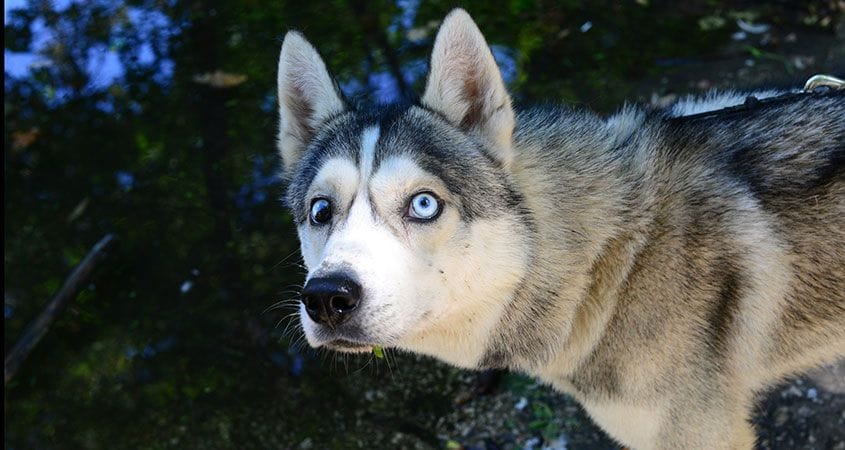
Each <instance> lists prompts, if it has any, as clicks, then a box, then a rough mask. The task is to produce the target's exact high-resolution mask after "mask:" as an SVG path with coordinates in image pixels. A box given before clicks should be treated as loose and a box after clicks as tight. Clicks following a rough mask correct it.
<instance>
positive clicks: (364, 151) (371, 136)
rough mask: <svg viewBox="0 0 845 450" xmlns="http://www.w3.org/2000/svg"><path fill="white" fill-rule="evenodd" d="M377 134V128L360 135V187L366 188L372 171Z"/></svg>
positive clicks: (378, 132)
mask: <svg viewBox="0 0 845 450" xmlns="http://www.w3.org/2000/svg"><path fill="white" fill-rule="evenodd" d="M379 134H380V130H379V127H378V126H374V127H369V128H366V129H364V132H363V133H361V155H360V158H359V159H358V161H360V162H359V164H360V167H359V169H360V173H361V185H362V186H366V184H367V181H368V178H370V173H371V172H372V171H373V160H374V159H375V153H376V142H378V137H379Z"/></svg>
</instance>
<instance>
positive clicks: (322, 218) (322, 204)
mask: <svg viewBox="0 0 845 450" xmlns="http://www.w3.org/2000/svg"><path fill="white" fill-rule="evenodd" d="M310 217H311V223H312V224H314V225H323V224H325V223H326V222H328V221H329V220H330V219H331V218H332V204H331V203H330V202H329V201H328V200H326V199H324V198H315V199H314V200H313V201H312V202H311V215H310Z"/></svg>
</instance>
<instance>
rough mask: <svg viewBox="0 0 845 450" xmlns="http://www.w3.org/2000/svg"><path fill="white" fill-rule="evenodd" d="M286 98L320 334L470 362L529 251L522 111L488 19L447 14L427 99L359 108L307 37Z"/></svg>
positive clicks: (311, 321)
mask: <svg viewBox="0 0 845 450" xmlns="http://www.w3.org/2000/svg"><path fill="white" fill-rule="evenodd" d="M278 95H279V107H280V117H281V126H280V131H279V149H280V152H281V155H282V160H283V163H284V171H285V176H286V178H287V179H288V180H289V188H288V192H287V202H288V205H289V207H290V208H291V211H292V213H293V217H294V219H295V221H296V224H297V227H298V228H297V229H298V232H299V238H300V241H301V245H302V255H303V258H304V261H305V265H306V267H307V269H308V275H307V279H306V283H305V286H304V288H303V291H302V303H301V319H302V325H303V328H304V330H305V335H306V337H307V339H308V342H309V343H310V344H311V345H312V346H315V347H320V346H325V347H328V348H332V349H335V350H340V351H348V352H361V351H369V350H370V349H371V348H372V346H374V345H379V346H387V347H399V348H405V349H409V350H413V351H418V352H423V353H428V354H433V355H435V356H439V357H441V358H443V359H446V360H448V361H450V362H452V363H454V364H458V365H473V364H474V363H475V362H476V361H477V359H478V358H479V357H480V356H481V352H482V351H483V348H484V344H485V338H486V336H487V335H488V334H489V330H490V328H491V327H493V326H494V325H495V324H496V321H497V320H498V319H499V317H500V315H501V312H502V310H503V308H504V306H505V305H506V303H507V300H508V298H509V296H510V295H511V294H512V293H513V292H514V290H515V289H516V287H517V286H518V284H519V283H520V281H521V280H522V279H523V277H524V274H525V271H526V267H527V264H528V259H529V258H530V242H529V241H530V238H529V237H528V236H529V234H530V233H529V232H528V228H529V226H528V223H529V219H528V217H527V213H526V212H525V208H524V206H523V204H522V203H523V201H522V198H521V196H520V194H519V193H518V192H517V191H516V190H515V189H514V188H513V185H512V183H511V181H510V175H509V167H510V165H511V161H512V151H513V150H512V148H511V134H512V132H513V129H514V113H513V109H512V107H511V101H510V97H509V96H508V94H507V91H506V90H505V87H504V84H503V82H502V78H501V75H500V73H499V70H498V67H497V66H496V63H495V61H494V60H493V56H492V54H491V52H490V49H489V48H488V46H487V43H486V42H485V40H484V37H483V36H482V35H481V32H480V31H479V30H478V28H477V27H476V25H475V23H473V21H472V19H471V18H470V17H469V15H468V14H467V13H466V12H464V11H463V10H456V11H454V12H452V13H451V14H450V15H449V16H448V17H447V18H446V19H445V21H444V23H443V25H442V27H441V29H440V31H439V33H438V35H437V38H436V41H435V44H434V50H433V54H432V58H431V71H430V74H429V77H428V82H427V87H426V89H425V93H424V95H423V97H422V101H421V103H420V104H419V105H413V106H408V107H400V108H396V107H393V108H388V109H385V110H381V111H375V112H373V111H366V112H364V111H356V110H354V109H352V108H350V107H348V106H347V105H346V103H345V102H344V100H343V98H342V96H341V94H340V93H339V90H338V89H337V87H336V85H335V84H334V83H333V82H332V80H331V78H330V77H329V74H328V72H327V70H326V66H325V64H324V63H323V61H322V59H321V58H320V56H319V55H318V54H317V52H316V51H315V49H314V47H312V46H311V45H310V44H309V43H308V42H307V41H306V40H305V39H304V38H303V37H302V36H301V35H300V34H298V33H296V32H290V33H288V35H287V36H286V37H285V41H284V44H283V45H282V51H281V56H280V60H279V75H278Z"/></svg>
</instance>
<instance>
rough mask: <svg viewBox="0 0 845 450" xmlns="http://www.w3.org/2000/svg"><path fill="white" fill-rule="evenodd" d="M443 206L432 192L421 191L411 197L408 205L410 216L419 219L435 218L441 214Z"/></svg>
mask: <svg viewBox="0 0 845 450" xmlns="http://www.w3.org/2000/svg"><path fill="white" fill-rule="evenodd" d="M442 209H443V207H442V206H441V204H440V200H438V199H437V197H435V196H434V194H432V193H431V192H420V193H419V194H416V195H414V196H413V197H411V204H410V205H409V206H408V217H410V218H412V219H417V220H433V219H435V218H437V216H439V215H440V211H441V210H442Z"/></svg>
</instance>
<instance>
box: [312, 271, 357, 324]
mask: <svg viewBox="0 0 845 450" xmlns="http://www.w3.org/2000/svg"><path fill="white" fill-rule="evenodd" d="M360 301H361V286H360V285H359V284H358V283H357V282H355V280H353V279H352V278H349V277H347V276H332V277H324V278H312V279H310V280H308V283H306V284H305V288H304V289H302V303H303V304H304V305H305V310H306V311H307V312H308V316H309V317H311V319H312V320H314V322H317V323H319V324H321V325H327V326H329V327H330V328H334V327H335V326H337V325H340V324H341V323H343V322H345V321H346V320H347V319H349V317H350V316H351V313H352V311H354V310H355V308H357V307H358V303H360Z"/></svg>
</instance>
